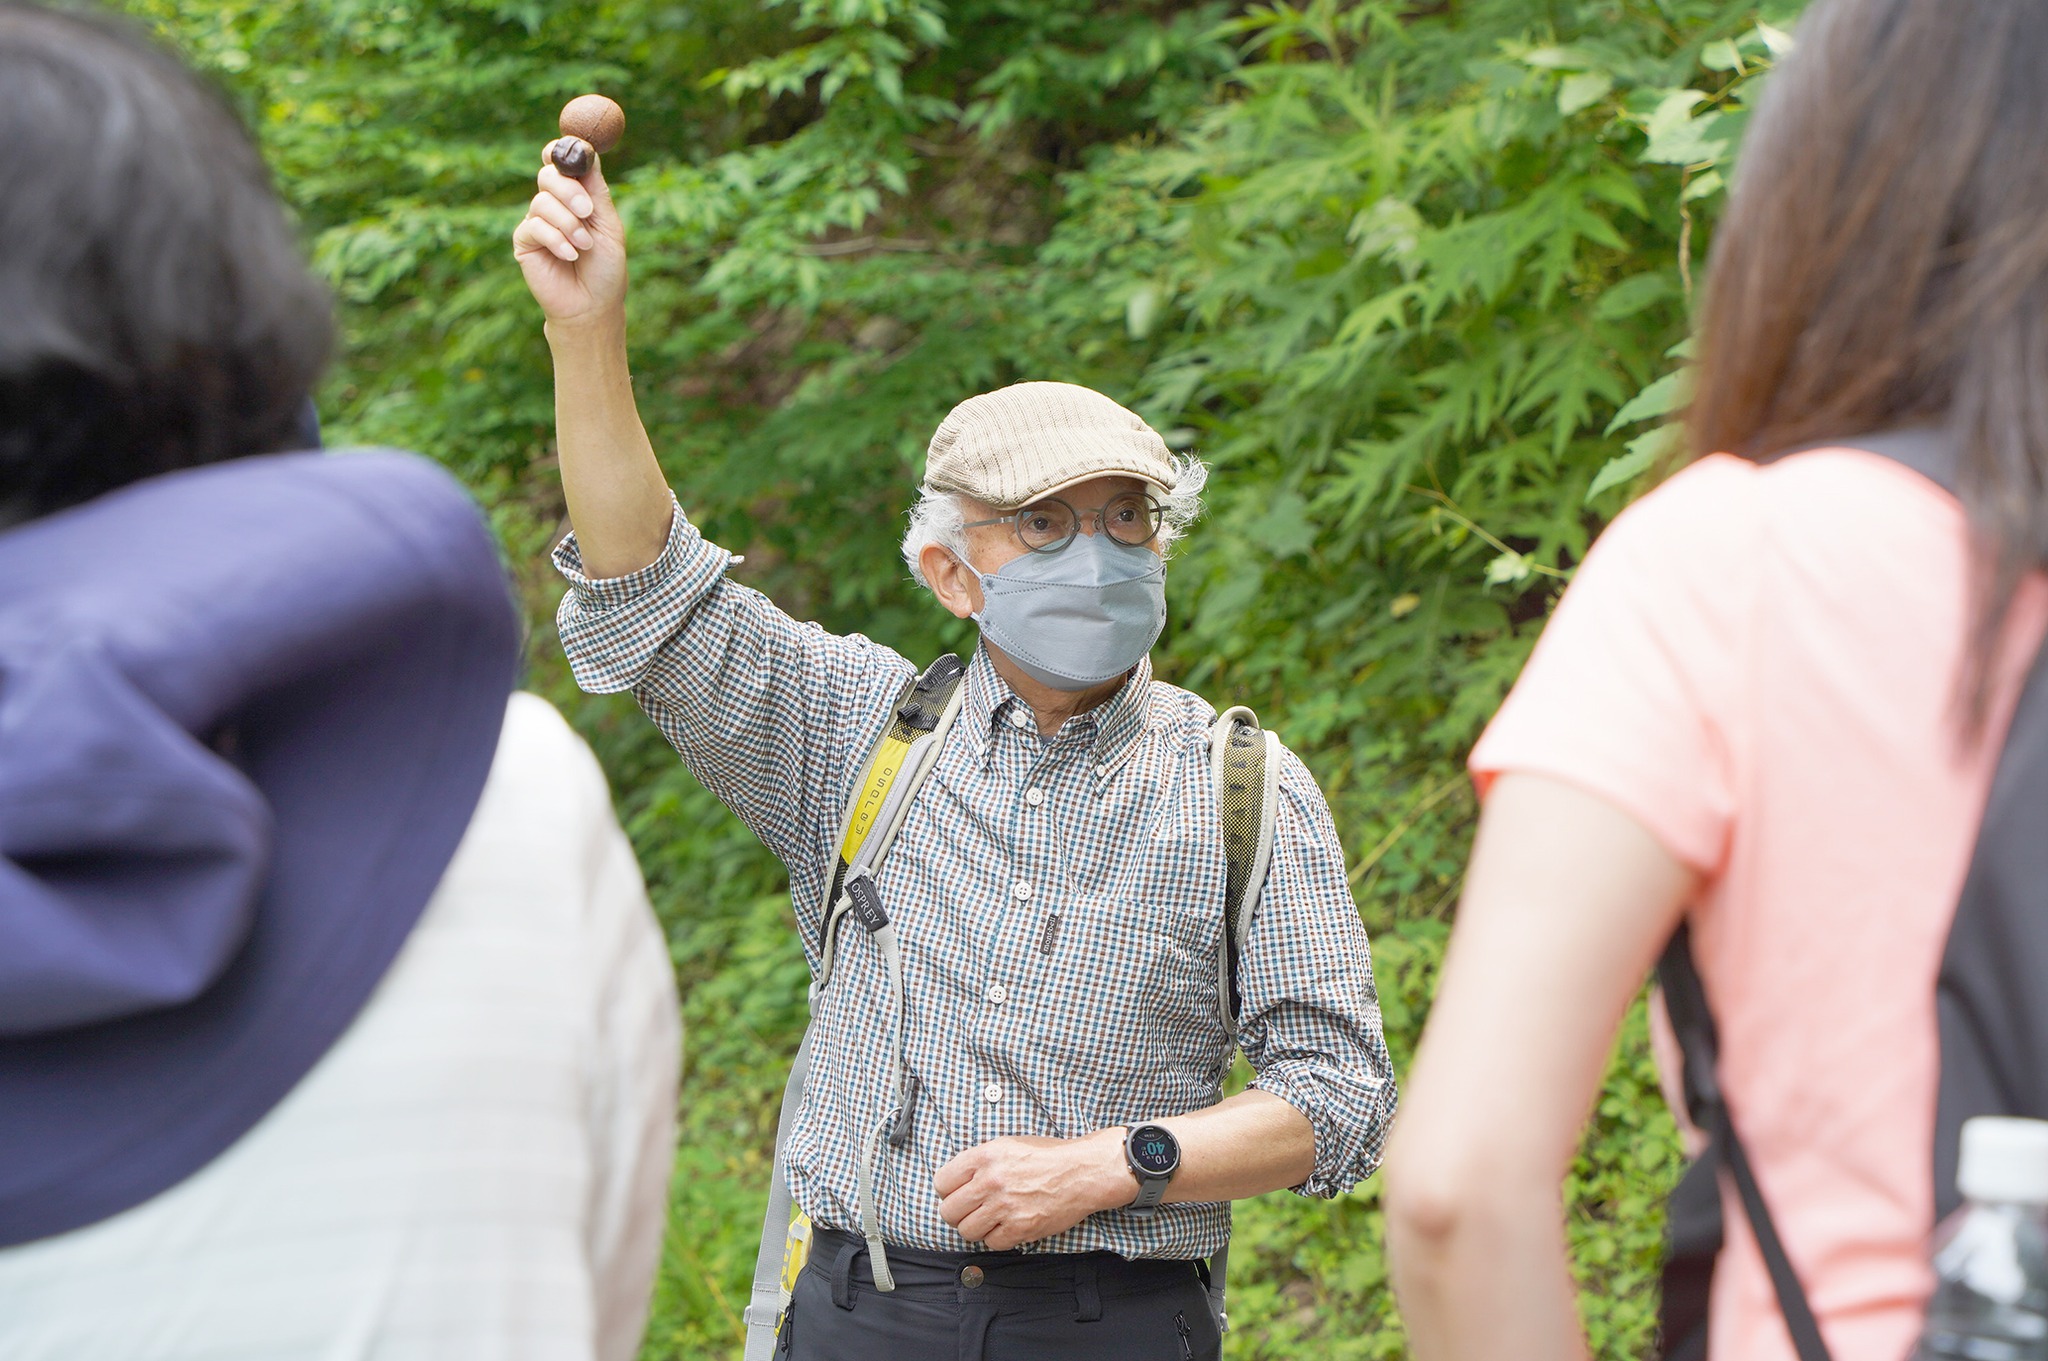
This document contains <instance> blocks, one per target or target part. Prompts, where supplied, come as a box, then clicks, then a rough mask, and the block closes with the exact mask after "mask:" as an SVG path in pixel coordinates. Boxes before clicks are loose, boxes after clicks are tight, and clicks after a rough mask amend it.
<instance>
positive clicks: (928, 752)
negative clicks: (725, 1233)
mask: <svg viewBox="0 0 2048 1361" xmlns="http://www.w3.org/2000/svg"><path fill="white" fill-rule="evenodd" d="M966 675H967V668H966V667H965V666H963V665H961V662H960V659H959V658H958V657H956V656H954V655H953V654H952V653H950V652H949V653H947V654H946V655H945V656H943V657H940V658H939V659H938V660H937V661H935V662H933V663H932V664H931V665H930V666H928V667H926V668H925V669H924V673H923V674H922V675H920V676H918V677H917V679H915V680H913V681H911V682H910V683H909V684H908V685H906V686H904V687H903V692H902V693H901V694H900V695H898V696H897V698H896V704H895V707H894V709H893V711H892V712H891V713H890V715H889V719H888V722H887V724H886V725H885V726H884V727H883V729H882V735H881V738H880V739H879V740H878V741H877V742H876V743H875V749H874V750H873V751H872V752H870V753H869V755H868V760H867V764H866V765H865V766H864V767H863V768H862V770H861V776H860V779H859V780H858V781H856V782H855V784H854V787H853V795H852V797H851V798H850V799H849V800H848V801H847V805H846V812H845V814H844V815H843V816H842V817H841V818H840V823H839V854H838V857H837V859H836V861H835V863H834V865H833V868H832V874H831V876H830V877H829V878H828V879H827V881H826V887H825V901H824V904H823V911H822V920H823V923H824V924H823V927H822V939H821V941H820V953H819V962H818V978H817V981H816V982H815V983H813V984H812V985H811V986H812V991H813V995H814V996H815V995H816V992H817V990H818V989H821V988H824V987H825V986H827V985H828V984H829V983H830V982H831V981H832V957H833V955H834V953H835V951H834V949H833V946H834V944H835V941H836V939H837V934H838V926H839V919H840V918H841V917H842V916H844V915H845V913H846V910H847V904H846V901H845V897H844V894H843V890H844V889H845V887H846V881H847V879H848V877H849V876H850V875H852V874H854V873H855V872H856V871H867V872H870V873H871V872H872V871H873V870H874V869H875V867H876V866H878V865H880V864H881V862H882V857H883V856H885V855H887V854H888V853H889V847H890V846H891V845H892V844H893V843H894V842H895V840H896V833H897V832H898V831H899V830H901V828H902V826H903V820H904V818H905V816H906V815H907V814H908V813H909V812H910V805H911V801H912V800H913V799H915V798H916V797H917V790H918V786H920V785H921V784H923V783H924V779H925V777H926V776H927V775H929V774H930V773H931V770H932V767H933V765H934V764H936V763H937V760H938V754H939V748H940V747H941V746H943V745H944V744H945V740H946V734H947V733H948V732H949V731H950V730H951V729H952V726H953V719H954V718H955V716H957V715H958V714H959V712H960V705H961V702H962V701H963V700H964V699H966V697H967V687H966V686H964V685H962V684H961V681H962V680H963V679H964V678H965V677H966ZM810 1052H811V1036H810V1031H809V1030H808V1029H806V1030H805V1032H804V1038H803V1043H802V1044H800V1045H798V1046H797V1053H796V1062H795V1063H794V1064H793V1065H792V1066H791V1068H790V1073H789V1081H788V1082H787V1083H786V1084H785V1085H784V1086H783V1089H782V1109H781V1111H780V1113H779V1114H778V1116H777V1118H776V1121H775V1157H774V1161H773V1162H772V1163H771V1164H770V1168H769V1180H768V1205H767V1209H766V1210H765V1212H764V1213H763V1214H762V1217H761V1242H760V1246H759V1249H758V1251H757V1253H756V1256H755V1259H754V1283H753V1289H752V1292H751V1294H750V1297H749V1299H748V1302H747V1307H746V1309H745V1311H744V1315H743V1316H744V1320H745V1323H746V1329H747V1340H746V1347H745V1351H744V1356H745V1361H769V1358H770V1357H771V1356H773V1354H774V1350H775V1334H776V1329H777V1328H778V1327H779V1326H780V1323H781V1319H782V1315H783V1313H784V1312H785V1311H786V1310H787V1309H788V1308H789V1293H790V1291H791V1289H793V1288H794V1286H795V1283H796V1273H797V1271H798V1270H799V1269H800V1268H801V1267H802V1266H803V1257H804V1255H805V1254H807V1253H808V1252H809V1248H810V1225H809V1223H808V1221H806V1220H804V1219H803V1218H802V1217H800V1216H799V1217H797V1218H796V1219H795V1220H794V1221H792V1218H791V1216H792V1213H793V1211H794V1210H795V1208H796V1207H795V1204H794V1201H793V1199H792V1197H791V1195H790V1190H789V1181H788V1178H787V1177H786V1176H785V1175H784V1173H783V1170H782V1159H783V1153H784V1152H785V1150H786V1148H787V1146H788V1143H789V1131H790V1126H791V1125H792V1124H794V1123H795V1119H796V1112H797V1110H798V1109H799V1108H800V1107H801V1106H802V1105H803V1095H804V1079H805V1077H806V1076H807V1073H808V1070H809V1067H810ZM876 1267H877V1270H878V1271H879V1270H881V1269H882V1268H881V1264H880V1263H877V1264H876Z"/></svg>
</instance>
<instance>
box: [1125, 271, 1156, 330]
mask: <svg viewBox="0 0 2048 1361" xmlns="http://www.w3.org/2000/svg"><path fill="white" fill-rule="evenodd" d="M1165 300H1166V295H1165V294H1164V292H1162V291H1161V289H1160V287H1159V285H1158V284H1152V283H1145V284H1139V285H1138V286H1137V287H1136V288H1134V289H1132V290H1131V296H1130V297H1129V298H1128V299H1126V300H1125V302H1124V329H1125V331H1127V332H1128V333H1129V334H1130V337H1131V339H1133V340H1143V339H1144V338H1145V337H1146V336H1149V335H1151V334H1152V325H1153V323H1154V322H1156V321H1157V320H1158V319H1159V309H1160V306H1161V304H1162V303H1164V302H1165Z"/></svg>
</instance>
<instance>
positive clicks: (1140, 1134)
mask: <svg viewBox="0 0 2048 1361" xmlns="http://www.w3.org/2000/svg"><path fill="white" fill-rule="evenodd" d="M1124 1161H1125V1162H1126V1163H1128V1164H1129V1165H1130V1169H1131V1175H1132V1176H1134V1177H1136V1178H1137V1179H1138V1198H1137V1199H1136V1200H1135V1201H1133V1202H1131V1209H1133V1210H1135V1211H1136V1212H1138V1213H1139V1214H1150V1213H1151V1212H1152V1211H1153V1210H1154V1209H1156V1208H1157V1207H1158V1205H1159V1201H1160V1199H1161V1197H1163V1196H1165V1194H1166V1187H1167V1183H1169V1182H1171V1181H1172V1180H1173V1174H1174V1173H1175V1172H1176V1171H1178V1170H1179V1168H1180V1140H1178V1139H1176V1138H1174V1137H1173V1131H1172V1130H1169V1129H1167V1128H1166V1127H1165V1126H1163V1125H1139V1126H1138V1127H1136V1128H1135V1129H1133V1130H1132V1131H1131V1133H1130V1137H1129V1138H1127V1139H1125V1140H1124Z"/></svg>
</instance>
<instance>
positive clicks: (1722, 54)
mask: <svg viewBox="0 0 2048 1361" xmlns="http://www.w3.org/2000/svg"><path fill="white" fill-rule="evenodd" d="M1700 65H1702V66H1704V67H1706V68H1707V69H1708V70H1709V71H1736V72H1740V71H1741V70H1742V69H1743V66H1742V53H1740V52H1739V51H1737V50H1736V48H1735V44H1734V43H1732V42H1730V41H1729V40H1728V39H1726V38H1722V39H1720V40H1718V41H1716V42H1710V43H1708V44H1707V45H1706V46H1705V47H1703V48H1701V49H1700Z"/></svg>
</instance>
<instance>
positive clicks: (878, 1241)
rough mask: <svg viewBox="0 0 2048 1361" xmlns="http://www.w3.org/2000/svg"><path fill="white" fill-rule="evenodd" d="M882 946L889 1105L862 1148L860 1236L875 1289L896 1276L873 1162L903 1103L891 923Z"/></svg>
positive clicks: (881, 936) (899, 971)
mask: <svg viewBox="0 0 2048 1361" xmlns="http://www.w3.org/2000/svg"><path fill="white" fill-rule="evenodd" d="M874 939H875V944H876V945H877V946H879V947H880V948H881V951H882V962H883V963H884V964H885V965H887V966H888V970H889V1001H888V1009H889V1017H888V1031H889V1106H888V1109H887V1110H885V1111H884V1112H883V1113H882V1118H881V1120H880V1121H879V1122H877V1123H876V1125H875V1127H874V1128H873V1129H871V1130H869V1131H868V1137H867V1143H866V1145H865V1146H864V1147H863V1148H862V1149H861V1155H860V1166H859V1178H860V1236H861V1237H863V1238H865V1239H867V1240H868V1267H869V1269H870V1270H872V1271H873V1272H874V1275H875V1289H877V1290H883V1291H887V1290H894V1289H895V1288H896V1278H895V1277H894V1276H892V1275H891V1274H890V1273H889V1253H888V1250H887V1249H885V1248H884V1247H883V1246H882V1212H881V1209H880V1207H879V1205H878V1204H877V1200H878V1197H877V1196H876V1195H875V1162H876V1160H877V1159H879V1158H880V1157H881V1154H882V1136H883V1135H884V1134H886V1133H887V1132H888V1130H889V1127H890V1126H891V1125H893V1124H895V1123H896V1113H897V1111H898V1110H899V1109H900V1108H901V1107H902V1105H903V954H902V952H901V951H900V950H898V949H897V948H896V927H895V924H894V923H891V924H889V925H887V926H884V927H883V928H882V929H881V930H879V931H877V932H875V933H874Z"/></svg>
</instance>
